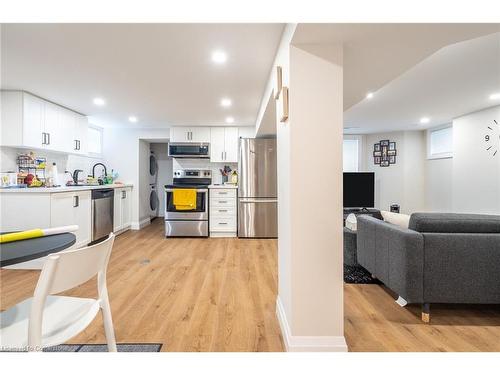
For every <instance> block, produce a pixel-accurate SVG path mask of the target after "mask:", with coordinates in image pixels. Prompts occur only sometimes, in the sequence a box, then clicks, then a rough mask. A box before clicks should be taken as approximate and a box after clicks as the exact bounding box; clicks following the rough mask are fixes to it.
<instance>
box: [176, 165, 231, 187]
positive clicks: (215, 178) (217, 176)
mask: <svg viewBox="0 0 500 375" xmlns="http://www.w3.org/2000/svg"><path fill="white" fill-rule="evenodd" d="M225 165H228V166H229V168H231V170H238V163H211V162H210V160H209V159H174V160H173V170H174V171H176V170H178V169H210V170H211V171H212V183H213V184H221V183H222V174H221V173H220V171H219V169H223V168H224V166H225Z"/></svg>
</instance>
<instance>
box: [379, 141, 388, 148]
mask: <svg viewBox="0 0 500 375" xmlns="http://www.w3.org/2000/svg"><path fill="white" fill-rule="evenodd" d="M380 146H381V147H383V146H389V140H388V139H385V140H383V141H380Z"/></svg>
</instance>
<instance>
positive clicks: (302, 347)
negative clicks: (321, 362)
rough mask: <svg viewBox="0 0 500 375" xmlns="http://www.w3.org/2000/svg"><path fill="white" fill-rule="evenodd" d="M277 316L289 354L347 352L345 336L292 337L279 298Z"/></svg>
mask: <svg viewBox="0 0 500 375" xmlns="http://www.w3.org/2000/svg"><path fill="white" fill-rule="evenodd" d="M276 316H277V318H278V322H279V324H280V328H281V334H282V336H283V341H284V344H285V348H286V351H287V352H347V343H346V341H345V338H344V336H292V334H291V332H290V326H289V325H288V321H287V319H286V315H285V310H284V308H283V304H282V303H281V300H280V297H279V296H278V297H277V298H276Z"/></svg>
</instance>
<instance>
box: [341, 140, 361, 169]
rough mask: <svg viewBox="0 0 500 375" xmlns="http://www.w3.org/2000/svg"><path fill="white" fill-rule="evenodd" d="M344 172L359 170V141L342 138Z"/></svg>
mask: <svg viewBox="0 0 500 375" xmlns="http://www.w3.org/2000/svg"><path fill="white" fill-rule="evenodd" d="M343 153H344V157H343V160H344V172H357V171H358V170H359V140H358V139H345V138H344V151H343Z"/></svg>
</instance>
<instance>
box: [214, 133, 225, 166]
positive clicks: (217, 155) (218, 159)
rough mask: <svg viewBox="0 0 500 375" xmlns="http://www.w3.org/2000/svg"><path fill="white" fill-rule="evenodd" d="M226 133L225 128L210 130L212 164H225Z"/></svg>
mask: <svg viewBox="0 0 500 375" xmlns="http://www.w3.org/2000/svg"><path fill="white" fill-rule="evenodd" d="M225 133H226V132H225V130H224V128H223V127H214V128H211V129H210V161H211V162H212V163H222V162H224V151H225V150H226V148H225Z"/></svg>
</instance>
